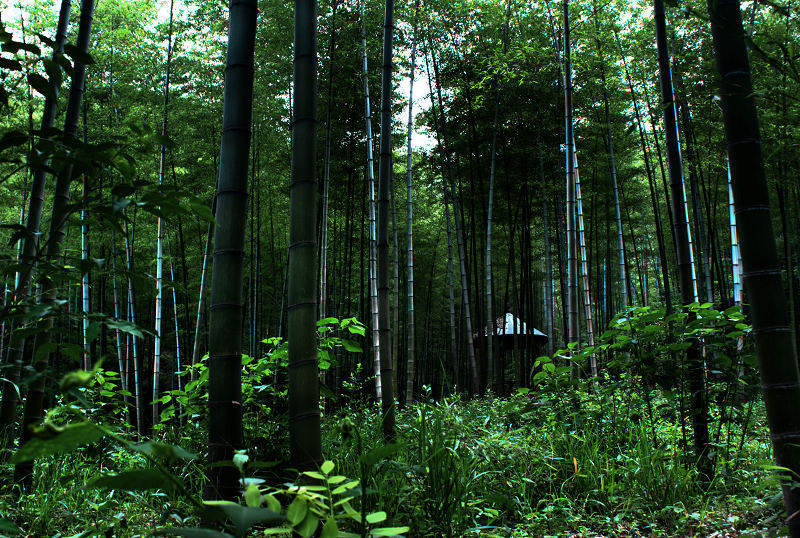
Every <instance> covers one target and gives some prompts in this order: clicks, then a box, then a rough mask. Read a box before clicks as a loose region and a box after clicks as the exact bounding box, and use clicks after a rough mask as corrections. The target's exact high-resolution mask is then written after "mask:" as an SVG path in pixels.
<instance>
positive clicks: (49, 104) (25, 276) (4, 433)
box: [0, 0, 72, 447]
mask: <svg viewBox="0 0 800 538" xmlns="http://www.w3.org/2000/svg"><path fill="white" fill-rule="evenodd" d="M71 8H72V0H61V8H60V9H59V13H58V23H57V26H56V34H55V39H54V48H53V57H54V58H55V57H57V56H58V55H61V54H63V52H64V43H65V42H66V40H67V27H68V25H69V15H70V9H71ZM50 83H51V89H52V90H53V93H54V95H55V97H56V99H52V98H49V97H48V98H45V101H44V109H43V111H42V122H41V131H42V132H43V133H45V132H46V131H47V130H48V129H50V128H51V127H52V126H53V122H54V120H55V116H56V112H57V107H58V99H57V97H58V92H59V85H58V84H55V83H54V81H52V80H51V81H50ZM47 140H48V139H47V138H42V139H41V140H40V142H46V141H47ZM45 168H46V167H45V166H41V167H38V168H36V169H35V170H34V171H33V173H32V180H31V193H30V197H29V202H28V203H29V206H28V216H27V221H26V223H25V236H24V238H23V240H22V249H21V252H20V262H21V263H20V265H21V268H20V270H19V271H17V274H16V277H15V281H16V286H15V290H14V296H13V298H14V299H15V300H16V301H22V300H23V299H27V298H28V296H29V291H28V286H29V284H30V281H31V276H32V272H33V267H34V264H35V262H36V258H37V256H38V249H39V231H40V229H41V224H42V207H43V206H44V192H45V183H46V180H47V176H46V174H45ZM9 346H10V349H9V358H8V363H9V364H10V365H11V368H10V369H9V372H8V374H6V377H8V382H6V383H3V394H2V404H0V446H2V447H5V446H8V443H9V442H10V441H11V440H12V438H13V429H14V421H15V420H16V417H17V407H18V403H19V396H18V394H17V389H16V384H17V383H18V382H19V376H20V373H21V368H22V366H23V362H28V361H29V360H30V359H29V357H31V356H32V355H33V353H32V350H27V353H25V350H24V342H20V343H17V344H14V343H13V340H11V342H9ZM23 353H25V359H26V360H25V361H23Z"/></svg>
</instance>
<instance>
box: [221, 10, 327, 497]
mask: <svg viewBox="0 0 800 538" xmlns="http://www.w3.org/2000/svg"><path fill="white" fill-rule="evenodd" d="M229 11H230V19H229V27H228V50H227V55H226V60H225V64H226V65H225V98H224V106H223V113H222V137H221V144H220V161H219V176H218V179H217V215H216V217H217V222H216V229H215V231H214V257H213V261H212V269H211V299H210V302H209V303H210V308H209V311H210V312H209V322H208V328H209V340H208V355H209V360H208V369H209V371H208V379H209V383H208V424H209V429H208V450H209V454H208V459H209V462H210V463H211V464H212V466H211V468H210V469H209V483H208V486H207V489H206V496H208V497H211V498H221V499H233V498H235V497H236V496H237V495H238V493H239V476H238V471H237V470H236V468H235V467H230V466H215V465H213V464H214V463H216V462H220V461H230V460H231V459H232V458H233V455H234V451H235V450H237V449H239V448H240V447H241V446H242V442H243V440H242V406H241V401H242V398H241V393H242V384H241V359H242V332H243V331H242V317H243V312H242V307H243V305H242V283H243V282H242V276H243V264H244V241H245V236H246V232H245V227H246V222H247V221H246V219H247V179H248V174H247V169H248V164H249V162H248V161H249V155H250V132H251V128H252V112H253V70H254V68H253V55H254V49H255V32H256V13H257V5H256V1H255V0H236V1H232V2H231V4H230V8H229ZM312 162H313V160H312ZM295 170H296V168H295ZM310 268H311V270H312V271H313V268H314V265H313V264H312V265H311V266H310ZM312 289H313V286H312ZM312 304H313V303H312ZM290 352H291V351H290ZM315 406H316V403H315Z"/></svg>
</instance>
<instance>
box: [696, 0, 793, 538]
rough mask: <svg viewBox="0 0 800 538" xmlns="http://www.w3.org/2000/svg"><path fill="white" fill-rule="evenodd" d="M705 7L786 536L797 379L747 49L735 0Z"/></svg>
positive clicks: (790, 502) (790, 507) (790, 513)
mask: <svg viewBox="0 0 800 538" xmlns="http://www.w3.org/2000/svg"><path fill="white" fill-rule="evenodd" d="M708 10H709V14H710V19H711V35H712V38H713V43H714V56H715V57H716V63H717V71H718V72H719V74H720V78H719V84H720V96H721V98H722V114H723V120H724V123H725V135H726V139H727V144H728V154H729V157H730V171H731V179H732V186H733V198H734V202H735V214H736V232H737V237H738V239H739V244H740V248H741V256H742V262H743V264H744V285H745V287H746V288H747V296H748V302H749V304H750V315H751V318H752V322H753V334H754V336H755V340H756V349H757V353H758V359H759V369H760V371H761V389H762V392H763V395H764V403H765V405H766V410H767V423H768V424H769V427H770V433H771V435H770V437H771V438H772V446H773V451H774V454H775V461H776V463H777V464H778V465H779V466H781V467H785V468H787V469H788V471H787V472H786V473H785V477H784V478H785V480H784V482H783V484H782V487H783V500H784V505H785V507H786V516H787V517H788V519H789V521H788V526H789V534H790V535H791V536H794V537H797V536H800V518H798V517H797V513H798V512H799V511H800V491H798V490H797V488H793V487H792V485H791V484H792V482H794V481H795V480H796V478H795V477H796V476H797V474H798V473H799V472H800V414H798V413H797V407H798V405H800V378H798V369H797V354H796V350H795V349H794V346H793V342H792V331H791V328H790V326H789V316H788V308H787V304H786V298H785V295H784V289H783V285H782V282H781V273H780V266H779V263H778V252H777V247H776V244H775V236H774V234H773V230H772V222H771V216H770V209H769V194H768V190H767V181H766V177H765V175H764V164H763V157H762V153H761V135H760V128H759V124H758V113H757V110H756V105H755V99H754V92H753V86H752V81H751V76H750V65H749V61H748V57H747V47H746V45H745V39H744V31H743V28H742V18H741V12H740V8H739V2H738V1H737V0H723V1H718V2H709V3H708ZM792 475H794V476H792Z"/></svg>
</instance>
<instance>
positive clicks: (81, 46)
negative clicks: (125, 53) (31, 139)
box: [14, 0, 94, 489]
mask: <svg viewBox="0 0 800 538" xmlns="http://www.w3.org/2000/svg"><path fill="white" fill-rule="evenodd" d="M93 15H94V1H93V0H83V1H82V2H81V14H80V22H79V23H78V36H77V39H76V43H75V47H76V48H77V49H78V50H80V51H82V52H84V53H86V51H87V50H88V48H89V37H90V34H91V31H92V19H93ZM85 83H86V65H85V64H83V63H81V62H79V61H75V65H74V67H73V72H72V81H71V84H70V89H69V96H68V98H67V110H66V112H65V115H64V134H65V136H66V137H67V138H74V137H75V134H76V133H77V131H78V118H79V116H80V111H81V103H82V102H83V95H84V86H85ZM72 169H73V166H72V164H71V163H67V164H66V165H65V166H64V168H62V169H61V171H60V172H59V173H58V176H57V177H56V184H55V192H54V195H53V209H52V216H51V219H50V234H49V236H48V241H47V251H46V258H47V260H48V261H50V262H51V263H58V260H59V258H60V257H61V244H62V242H63V240H64V234H65V230H66V224H67V219H68V217H69V208H68V203H69V190H70V184H71V183H72ZM42 187H44V183H42ZM31 204H34V195H33V194H32V195H31ZM33 212H34V211H32V210H31V211H29V216H30V215H31V213H33ZM39 216H40V217H41V209H39ZM29 222H30V220H29ZM27 269H28V271H29V270H31V269H32V267H28V268H27ZM57 291H58V290H57V289H56V286H55V283H54V282H53V280H52V275H45V278H44V279H43V282H42V302H43V303H53V302H55V300H56V298H57V295H56V293H57ZM53 321H54V320H53V317H52V316H51V317H49V318H47V319H45V320H44V330H43V332H42V333H40V334H39V335H37V337H36V347H37V349H46V348H47V347H49V344H50V343H51V337H52V331H53ZM24 345H25V348H26V350H30V352H31V355H32V357H34V359H33V360H32V361H31V362H32V363H33V367H34V370H35V371H36V373H37V374H39V375H38V377H36V378H35V379H34V381H33V382H31V384H30V386H29V387H28V395H27V397H26V399H25V407H24V410H23V417H22V425H21V430H22V435H21V438H20V445H24V444H25V443H26V442H28V441H29V440H30V439H31V437H32V434H33V431H32V427H33V426H35V425H36V424H37V423H38V422H39V421H40V420H41V419H42V406H43V404H44V392H45V383H46V380H47V377H46V376H45V370H46V369H47V366H48V364H49V361H50V353H34V338H28V339H27V341H26V342H25V344H24ZM32 479H33V463H32V462H26V463H18V464H17V465H16V466H15V467H14V480H15V482H17V483H19V484H22V486H23V488H24V489H30V487H31V484H32Z"/></svg>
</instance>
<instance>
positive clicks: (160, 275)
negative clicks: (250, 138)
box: [153, 0, 173, 428]
mask: <svg viewBox="0 0 800 538" xmlns="http://www.w3.org/2000/svg"><path fill="white" fill-rule="evenodd" d="M172 8H173V1H172V0H170V3H169V33H168V37H167V74H166V78H165V79H164V111H163V114H164V115H163V117H162V123H161V136H163V137H166V136H167V120H168V117H169V112H168V107H169V75H170V66H171V64H172ZM166 156H167V148H166V145H165V144H164V143H163V142H162V143H161V158H160V161H159V172H158V184H159V185H163V184H164V174H165V172H166V165H167V163H166V160H167V159H166ZM163 306H164V219H163V218H161V217H158V236H157V237H156V323H155V328H154V331H153V334H154V335H155V339H154V342H153V349H154V352H153V428H155V426H156V424H158V422H159V412H158V398H159V392H160V385H161V317H162V316H161V314H162V312H163Z"/></svg>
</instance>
